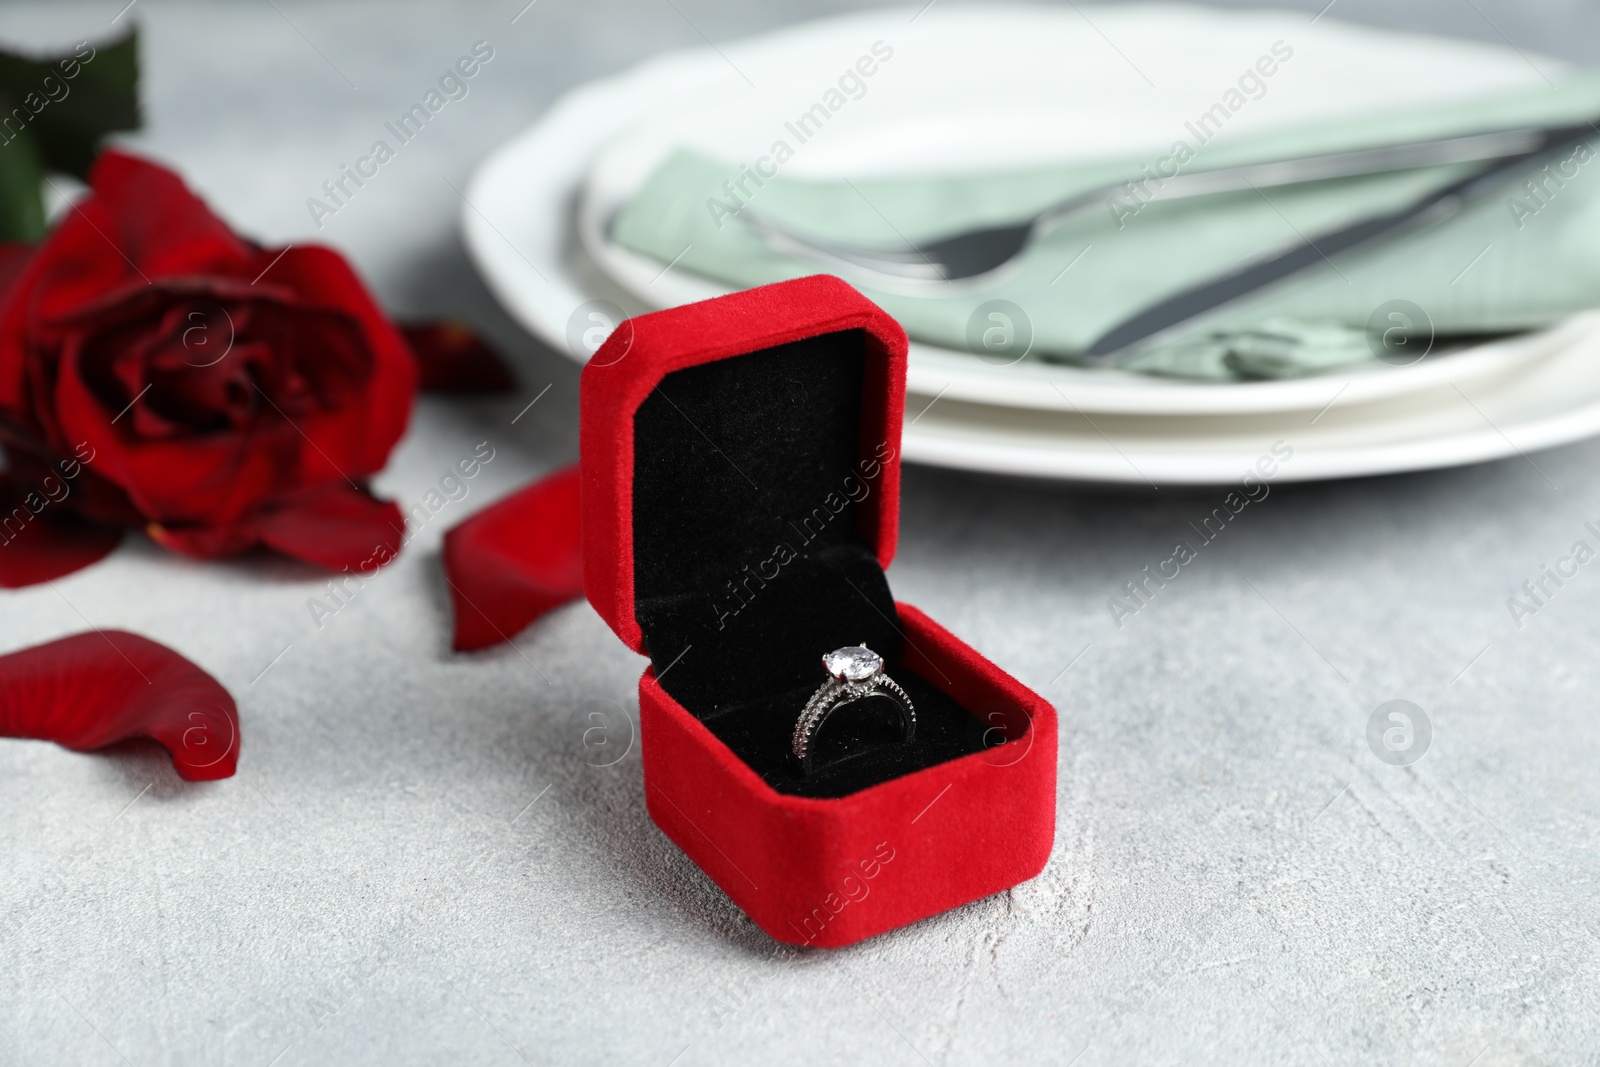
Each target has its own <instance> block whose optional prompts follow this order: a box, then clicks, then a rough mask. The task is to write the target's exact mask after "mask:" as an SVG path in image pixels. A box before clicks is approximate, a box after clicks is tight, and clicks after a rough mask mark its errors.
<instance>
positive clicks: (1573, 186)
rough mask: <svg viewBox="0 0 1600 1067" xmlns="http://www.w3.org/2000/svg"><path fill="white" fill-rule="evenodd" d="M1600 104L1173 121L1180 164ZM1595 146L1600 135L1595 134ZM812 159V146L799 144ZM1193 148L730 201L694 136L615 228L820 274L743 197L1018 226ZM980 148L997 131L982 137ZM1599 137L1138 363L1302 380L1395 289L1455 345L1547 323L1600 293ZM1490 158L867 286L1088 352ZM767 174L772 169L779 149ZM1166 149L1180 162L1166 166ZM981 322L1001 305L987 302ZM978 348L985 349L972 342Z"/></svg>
mask: <svg viewBox="0 0 1600 1067" xmlns="http://www.w3.org/2000/svg"><path fill="white" fill-rule="evenodd" d="M1596 116H1600V71H1596V72H1587V73H1585V74H1583V75H1580V76H1577V77H1574V78H1571V79H1570V80H1567V81H1564V82H1563V83H1562V84H1561V85H1559V86H1555V87H1551V88H1547V89H1541V90H1538V91H1533V92H1526V93H1522V94H1518V95H1515V96H1505V97H1498V98H1495V99H1489V100H1479V101H1474V102H1471V103H1466V104H1453V105H1450V106H1433V107H1429V108H1420V109H1411V110H1401V109H1397V110H1396V111H1394V112H1392V113H1386V114H1379V115H1370V116H1366V117H1363V118H1360V119H1351V120H1345V121H1340V122H1336V123H1325V124H1321V125H1318V126H1315V127H1310V126H1308V127H1295V128H1283V129H1278V130H1274V131H1271V132H1269V133H1262V134H1258V135H1254V136H1250V137H1242V136H1241V137H1237V138H1233V139H1223V138H1219V139H1216V140H1213V141H1211V142H1209V143H1204V144H1202V143H1199V141H1198V138H1197V137H1196V135H1195V133H1194V132H1193V131H1192V130H1190V129H1188V128H1186V127H1185V126H1183V125H1182V124H1181V123H1178V122H1175V123H1174V133H1175V134H1176V135H1177V138H1181V140H1182V142H1183V145H1184V148H1185V149H1186V150H1187V151H1189V152H1191V153H1192V156H1193V158H1190V159H1188V160H1187V162H1186V163H1184V164H1183V170H1184V171H1185V172H1189V171H1194V170H1198V169H1209V168H1214V167H1222V166H1229V165H1233V164H1236V163H1244V162H1250V161H1257V160H1267V159H1276V158H1285V157H1292V156H1302V155H1313V154H1317V153H1322V152H1334V151H1339V150H1342V149H1348V148H1356V147H1363V146H1368V145H1374V144H1384V143H1390V142H1401V141H1414V140H1422V139H1428V138H1434V137H1444V136H1451V135H1456V134H1462V133H1473V132H1478V131H1480V130H1486V129H1496V128H1502V127H1513V126H1518V125H1523V124H1538V125H1550V124H1566V123H1573V122H1580V121H1583V120H1586V119H1588V118H1592V117H1596ZM1597 140H1600V134H1597ZM791 147H794V148H795V150H796V151H797V152H804V151H805V148H804V146H803V145H800V146H791ZM1177 148H1178V145H1177V143H1176V139H1175V143H1174V145H1173V146H1172V148H1171V149H1169V150H1167V151H1163V152H1158V153H1154V154H1152V155H1150V156H1148V157H1145V158H1141V159H1121V160H1111V161H1104V162H1096V163H1090V164H1079V165H1073V166H1060V167H1052V168H1047V169H1035V170H1028V171H1018V172H1008V173H993V174H981V175H970V174H969V175H957V176H938V175H929V176H926V177H908V178H860V179H855V180H853V181H844V180H838V181H832V180H830V181H807V180H801V179H795V178H789V177H786V176H785V175H784V174H783V172H782V168H781V166H780V167H779V168H778V174H777V176H776V177H772V178H767V179H765V180H764V183H763V184H762V185H760V186H759V187H757V185H756V184H755V182H754V181H752V180H750V179H748V178H745V179H744V184H745V189H746V191H748V192H749V194H750V195H749V196H744V195H737V196H735V195H733V194H730V192H729V189H730V188H736V186H726V185H725V184H724V183H729V182H733V183H737V182H738V181H739V180H740V178H741V176H742V174H743V169H742V167H741V164H747V165H748V164H753V163H754V162H755V161H753V160H745V161H731V162H727V161H719V160H713V159H709V158H706V157H705V156H703V155H699V154H696V153H694V152H691V151H686V150H682V151H679V152H677V153H676V154H675V155H673V156H671V157H670V158H668V159H667V160H666V162H665V163H663V164H662V165H661V166H660V167H659V168H658V169H657V170H656V171H655V172H654V173H653V174H652V175H651V176H650V178H649V179H648V180H647V181H646V182H645V184H644V186H643V188H642V189H641V190H640V191H639V193H638V195H637V196H635V197H634V199H633V200H632V201H630V202H629V203H628V205H627V206H626V207H625V208H624V209H623V210H622V211H621V212H620V214H619V215H618V216H617V217H616V219H615V220H614V222H613V228H612V238H613V240H615V241H617V242H618V243H619V244H621V245H623V246H624V247H626V248H630V249H633V250H635V251H637V252H641V253H644V254H645V255H648V256H651V257H653V258H655V259H657V260H659V261H660V262H662V263H663V264H665V263H670V262H673V261H674V260H676V263H677V267H678V268H681V269H686V270H689V271H693V272H695V273H697V274H701V275H704V276H706V277H709V278H714V279H717V280H719V281H722V282H726V283H728V284H730V285H736V286H741V287H743V286H751V285H759V284H763V283H766V282H774V281H780V280H783V279H786V278H796V277H800V276H803V275H806V274H814V273H816V272H817V270H818V268H817V267H816V266H815V265H812V264H808V263H806V262H804V261H801V260H797V259H793V258H790V257H788V256H785V255H783V254H781V253H779V252H775V251H773V250H772V249H771V248H769V247H768V246H767V245H766V244H765V243H764V242H763V241H762V240H761V239H760V238H759V237H757V236H756V234H755V233H754V231H753V230H751V229H750V227H748V226H747V225H746V224H745V223H744V222H742V221H741V220H740V219H739V218H738V216H737V214H733V215H730V214H729V209H730V208H738V207H739V206H740V205H741V204H748V205H749V206H750V207H752V208H753V209H754V210H756V211H759V212H761V213H762V214H763V215H765V216H766V217H768V218H771V219H773V220H775V221H777V222H779V223H781V224H783V225H784V226H785V227H787V228H790V229H792V230H794V231H795V232H798V233H804V234H808V235H815V236H817V237H822V238H829V239H835V240H841V241H847V242H851V243H855V244H863V245H868V244H876V243H883V244H895V243H898V242H900V241H901V240H902V239H909V240H912V241H917V240H922V239H929V238H933V237H938V236H942V235H945V234H949V233H952V232H956V231H959V230H963V229H966V228H968V227H972V226H977V225H983V224H993V223H998V222H1007V221H1012V220H1016V219H1021V218H1026V217H1027V216H1029V215H1030V214H1032V213H1034V212H1036V211H1038V210H1040V209H1042V208H1044V207H1046V206H1048V205H1049V204H1052V203H1054V202H1056V201H1058V200H1061V199H1063V198H1065V197H1067V196H1070V195H1072V194H1073V193H1075V192H1078V191H1080V190H1084V189H1088V188H1093V187H1094V186H1096V185H1099V184H1101V183H1104V182H1107V181H1114V180H1118V179H1122V178H1126V177H1128V176H1137V175H1138V174H1139V173H1140V170H1141V168H1142V167H1145V166H1147V165H1151V164H1154V163H1155V162H1156V161H1157V160H1160V159H1162V158H1164V157H1166V158H1174V159H1176V156H1181V154H1182V153H1176V154H1175V150H1176V149H1177ZM973 151H974V152H980V151H982V146H978V145H974V146H973ZM1596 155H1600V149H1597V148H1595V147H1594V146H1591V145H1585V146H1581V147H1580V148H1578V149H1576V150H1573V151H1570V152H1562V153H1560V154H1559V155H1558V156H1556V157H1554V159H1553V161H1552V163H1551V166H1550V167H1549V168H1548V169H1547V170H1543V171H1540V170H1532V171H1528V172H1526V173H1519V174H1518V175H1517V177H1516V178H1515V179H1512V180H1511V181H1508V183H1507V185H1506V187H1505V188H1504V189H1503V190H1502V191H1500V192H1499V193H1497V194H1494V195H1488V196H1485V197H1483V198H1481V199H1479V200H1476V201H1474V202H1473V203H1472V204H1471V205H1470V206H1469V207H1468V208H1467V209H1466V210H1465V211H1463V212H1462V213H1460V214H1459V215H1457V216H1455V217H1454V218H1452V219H1451V220H1449V221H1448V222H1446V223H1444V224H1442V225H1437V226H1434V227H1432V228H1430V229H1424V230H1418V231H1411V232H1407V233H1404V234H1402V235H1400V236H1399V237H1397V238H1395V239H1392V240H1383V241H1380V242H1379V243H1376V244H1373V245H1371V246H1370V247H1365V248H1357V249H1352V250H1350V251H1349V252H1346V253H1343V254H1341V255H1338V256H1335V257H1334V258H1333V262H1332V263H1325V264H1321V265H1319V266H1317V267H1315V268H1312V269H1311V270H1308V271H1305V272H1302V273H1300V274H1298V275H1295V276H1293V277H1291V278H1289V279H1286V280H1284V281H1282V282H1279V283H1277V284H1275V285H1273V286H1271V287H1269V288H1267V289H1264V290H1261V291H1260V292H1258V293H1256V294H1254V295H1252V296H1250V297H1247V298H1245V299H1243V300H1240V301H1238V302H1236V303H1234V304H1232V305H1229V306H1228V307H1226V308H1224V309H1222V310H1220V311H1219V312H1218V313H1215V314H1213V315H1210V316H1208V317H1206V318H1205V319H1204V320H1201V321H1199V322H1197V323H1196V324H1195V325H1193V326H1192V327H1189V328H1186V329H1185V330H1183V331H1180V332H1177V333H1175V334H1173V335H1169V336H1167V337H1165V338H1163V339H1162V340H1161V341H1160V342H1159V343H1157V344H1156V345H1155V346H1154V347H1150V348H1146V349H1144V350H1141V351H1139V352H1138V353H1137V354H1135V355H1133V356H1132V357H1130V358H1127V359H1125V360H1124V361H1123V363H1122V364H1121V365H1122V366H1125V367H1127V368H1129V369H1133V370H1139V371H1144V372H1147V373H1151V374H1162V375H1170V376H1175V377H1184V378H1196V379H1209V380H1236V379H1254V378H1286V377H1295V376H1300V375H1306V374H1314V373H1317V372H1319V371H1322V370H1326V369H1328V368H1331V367H1337V366H1342V365H1345V364H1350V363H1355V362H1359V361H1365V360H1370V359H1373V358H1374V356H1373V349H1372V347H1371V346H1370V345H1369V343H1368V333H1367V324H1368V322H1369V320H1370V319H1371V318H1372V316H1373V314H1374V312H1375V311H1376V310H1377V309H1378V308H1379V307H1380V306H1382V305H1385V304H1387V303H1389V302H1390V301H1396V300H1404V301H1409V302H1411V303H1413V304H1415V305H1417V306H1419V307H1420V308H1422V309H1423V311H1424V312H1425V314H1426V316H1427V317H1428V319H1429V320H1431V323H1432V328H1433V330H1434V331H1435V332H1436V333H1437V334H1438V335H1439V337H1440V338H1441V339H1447V338H1449V337H1450V336H1452V335H1455V336H1470V335H1475V334H1487V333H1500V332H1505V331H1516V330H1527V329H1533V328H1538V327H1543V326H1548V325H1550V324H1552V323H1554V322H1557V321H1559V320H1560V319H1562V318H1564V317H1566V316H1568V315H1570V314H1572V313H1574V312H1577V311H1580V310H1583V309H1585V308H1589V307H1593V306H1600V176H1597V175H1600V164H1597V163H1595V162H1594V159H1595V157H1596ZM1481 165H1482V164H1477V163H1473V164H1456V165H1450V166H1443V167H1434V168H1429V169H1426V170H1420V171H1409V172H1403V173H1397V174H1390V175H1380V176H1371V177H1365V178H1352V179H1340V180H1335V181H1325V182H1319V183H1314V184H1308V185H1301V186H1292V187H1287V188H1279V189H1263V190H1262V191H1261V192H1259V193H1257V192H1247V193H1238V194H1224V195H1218V196H1212V197H1205V198H1200V199H1195V200H1187V201H1170V202H1165V203H1163V202H1161V201H1153V202H1150V203H1148V204H1145V205H1143V206H1142V207H1138V209H1137V210H1131V209H1132V208H1133V207H1134V206H1135V204H1136V201H1135V200H1134V198H1132V197H1128V198H1125V201H1124V203H1123V206H1122V207H1121V208H1120V209H1118V210H1113V209H1110V208H1103V209H1090V210H1088V211H1086V212H1084V213H1082V214H1079V215H1077V216H1074V217H1072V218H1070V219H1068V220H1066V221H1064V222H1063V223H1061V224H1060V225H1059V226H1057V227H1056V228H1055V229H1053V230H1051V231H1050V232H1048V233H1047V234H1045V235H1043V236H1042V237H1040V238H1037V239H1035V241H1034V242H1033V244H1032V245H1031V246H1030V247H1029V248H1028V249H1027V251H1026V252H1025V253H1024V254H1023V256H1022V258H1021V260H1020V262H1019V263H1018V264H1017V267H1018V269H1016V270H1015V271H1012V272H1009V273H1007V274H1006V275H1005V276H1003V277H1002V278H1000V279H999V280H996V281H993V282H992V283H988V284H985V285H984V286H983V287H981V288H977V289H970V290H969V289H955V290H952V291H949V292H940V291H937V290H936V291H935V292H934V293H933V295H921V294H910V295H908V294H907V293H905V292H896V291H890V290H886V289H878V288H871V287H866V286H862V283H861V279H860V278H859V277H852V278H851V279H850V280H851V281H853V282H855V283H856V284H857V285H858V286H861V287H862V288H863V290H864V291H865V292H866V293H867V295H868V296H870V297H871V298H872V299H873V300H875V301H877V302H878V303H879V304H881V305H882V306H883V307H884V308H885V309H886V310H888V311H889V312H890V314H892V315H894V316H895V318H897V319H898V320H899V321H900V323H901V324H902V325H903V326H904V327H905V328H906V331H907V333H909V334H910V335H911V336H912V337H913V338H915V339H917V340H921V341H926V342H929V343H932V344H936V345H941V346H944V347H947V348H957V349H962V350H971V346H970V344H969V320H972V319H973V318H974V313H975V312H977V311H978V309H979V308H980V306H981V305H983V304H985V303H986V302H989V301H994V300H1005V301H1010V302H1011V303H1013V304H1015V305H1017V306H1018V307H1020V308H1021V309H1022V311H1023V312H1024V314H1025V315H1026V317H1027V320H1028V322H1029V323H1030V324H1031V329H1032V333H1033V343H1032V348H1031V350H1030V352H1029V355H1028V358H1030V359H1044V360H1053V361H1060V362H1069V363H1070V362H1074V361H1075V359H1076V356H1077V354H1078V353H1079V352H1081V351H1082V350H1083V349H1084V348H1085V347H1086V346H1087V345H1088V344H1089V343H1090V342H1091V341H1093V340H1094V339H1095V338H1096V337H1097V336H1099V335H1100V334H1101V333H1102V332H1103V331H1104V330H1106V329H1108V328H1109V327H1111V326H1113V325H1115V324H1116V323H1117V322H1119V321H1121V320H1122V319H1123V318H1125V317H1126V316H1128V315H1130V314H1132V313H1134V312H1137V311H1138V310H1140V309H1141V308H1143V307H1146V306H1148V305H1149V304H1151V303H1152V302H1154V301H1156V300H1158V299H1160V298H1161V297H1163V296H1165V295H1169V294H1171V293H1174V292H1176V291H1178V290H1181V289H1183V288H1186V287H1187V286H1190V285H1193V284H1196V283H1200V282H1204V281H1207V280H1210V279H1211V278H1214V277H1216V276H1217V275H1219V274H1221V273H1224V272H1226V271H1227V270H1229V269H1231V268H1233V267H1236V266H1238V265H1239V264H1240V263H1241V262H1242V261H1245V260H1247V259H1250V258H1253V257H1255V256H1259V255H1261V254H1263V253H1267V252H1270V251H1272V250H1274V249H1277V248H1280V247H1283V246H1286V245H1288V244H1291V243H1293V242H1295V241H1297V240H1299V239H1300V237H1301V236H1302V235H1306V236H1311V235H1315V234H1316V233H1318V232H1320V231H1324V230H1327V229H1330V228H1333V227H1336V226H1338V225H1340V224H1342V223H1345V222H1348V221H1352V220H1354V219H1357V218H1360V217H1363V216H1366V215H1369V214H1372V213H1374V212H1378V211H1382V210H1385V209H1392V208H1396V207H1399V206H1402V205H1404V204H1406V203H1408V202H1410V201H1411V200H1413V199H1415V198H1416V197H1418V196H1420V195H1422V194H1424V193H1425V192H1427V191H1428V190H1430V189H1434V188H1438V187H1441V186H1443V185H1445V184H1448V183H1449V182H1451V181H1453V180H1455V179H1457V178H1459V177H1461V176H1463V175H1465V174H1467V173H1469V172H1471V171H1472V170H1474V169H1476V168H1477V167H1479V166H1481ZM762 166H763V169H764V170H766V171H767V172H768V173H770V172H771V169H772V168H771V165H770V164H767V163H763V165H762ZM1170 166H1171V165H1170V164H1168V165H1167V169H1168V170H1170ZM980 317H986V316H980ZM975 358H976V357H975Z"/></svg>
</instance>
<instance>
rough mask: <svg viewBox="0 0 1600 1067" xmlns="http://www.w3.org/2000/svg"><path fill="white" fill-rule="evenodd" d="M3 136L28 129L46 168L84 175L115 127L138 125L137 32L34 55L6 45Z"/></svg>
mask: <svg viewBox="0 0 1600 1067" xmlns="http://www.w3.org/2000/svg"><path fill="white" fill-rule="evenodd" d="M0 108H3V110H0V136H9V135H11V134H13V133H15V132H19V131H21V130H23V129H26V130H27V132H28V133H29V134H30V135H31V136H32V137H33V138H34V139H35V141H36V143H37V145H38V150H39V154H40V156H41V157H42V159H43V162H44V165H45V168H46V169H47V170H60V171H66V172H67V173H68V174H72V175H75V176H77V177H78V178H85V177H87V176H88V173H89V165H90V164H91V163H93V162H94V157H95V154H96V153H97V152H98V151H99V150H100V141H101V139H102V138H104V137H105V135H106V134H108V133H110V132H112V131H113V130H132V129H137V128H138V126H139V31H138V30H137V28H133V29H130V30H129V31H128V32H127V33H125V34H123V35H122V36H121V37H120V38H118V39H117V40H115V41H112V42H109V43H106V44H100V45H94V44H90V43H88V42H86V41H85V42H81V43H79V44H78V45H77V47H75V48H74V49H73V50H72V51H70V52H65V53H62V54H60V55H56V56H50V57H29V56H22V55H17V54H15V53H10V52H4V51H0Z"/></svg>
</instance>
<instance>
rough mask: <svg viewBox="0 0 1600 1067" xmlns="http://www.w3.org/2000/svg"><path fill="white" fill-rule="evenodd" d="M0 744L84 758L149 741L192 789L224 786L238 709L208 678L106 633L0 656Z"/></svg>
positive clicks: (136, 639)
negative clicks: (53, 748)
mask: <svg viewBox="0 0 1600 1067" xmlns="http://www.w3.org/2000/svg"><path fill="white" fill-rule="evenodd" d="M0 736H4V737H27V738H34V739H37V740H41V741H54V742H56V743H57V744H59V745H63V746H65V747H66V748H70V749H74V750H76V751H80V752H82V751H86V750H89V749H95V748H104V747H105V746H106V745H110V744H115V743H116V742H118V741H123V740H126V739H127V738H130V737H148V738H151V739H152V740H154V741H156V742H158V743H159V744H161V745H162V746H163V747H164V748H166V750H167V751H168V752H170V753H171V754H172V765H173V767H174V768H175V769H176V770H177V772H178V776H179V777H181V778H184V779H187V780H188V781H191V782H203V781H209V780H211V779H214V778H228V777H231V776H232V775H233V772H234V769H235V767H236V766H237V764H238V759H239V710H238V708H237V706H236V705H235V704H234V702H233V697H231V696H229V695H228V691H227V690H226V689H224V688H222V685H221V684H220V683H219V682H218V681H217V680H216V679H215V678H213V677H211V675H209V674H207V673H206V672H205V671H203V670H201V669H200V668H199V667H197V666H195V665H194V664H193V663H190V662H189V661H188V660H186V659H184V658H183V657H182V656H180V655H178V653H176V652H174V651H173V650H172V649H170V648H167V647H166V646H165V645H158V644H156V643H155V642H154V641H151V640H149V639H148V638H144V637H140V636H139V635H138V634H130V633H126V632H124V631H121V630H103V631H95V632H94V633H84V634H75V635H73V636H72V637H64V638H62V639H61V640H59V641H51V642H50V643H49V644H44V645H36V646H34V647H33V648H27V649H23V650H22V651H21V652H13V653H11V654H10V655H7V656H0Z"/></svg>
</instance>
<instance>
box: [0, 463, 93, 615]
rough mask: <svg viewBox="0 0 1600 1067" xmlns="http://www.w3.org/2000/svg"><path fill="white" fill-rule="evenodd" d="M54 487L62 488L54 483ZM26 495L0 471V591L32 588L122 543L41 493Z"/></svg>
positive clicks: (81, 565) (84, 564) (87, 563)
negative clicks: (37, 508)
mask: <svg viewBox="0 0 1600 1067" xmlns="http://www.w3.org/2000/svg"><path fill="white" fill-rule="evenodd" d="M56 484H58V485H60V484H64V483H62V482H61V481H60V479H56ZM29 495H30V494H29V493H28V492H26V491H24V490H23V489H21V488H19V487H18V486H17V485H16V484H15V483H14V482H13V481H12V480H11V477H10V476H9V475H8V474H6V473H5V472H3V471H0V587H4V588H6V589H20V588H22V587H23V586H26V585H37V584H38V583H40V582H47V581H50V580H51V579H53V578H60V577H61V576H62V575H64V574H71V573H72V572H73V571H75V570H80V569H82V568H84V567H87V566H88V565H89V564H91V563H97V562H99V561H100V560H101V559H104V558H105V557H106V556H108V555H110V554H111V550H112V549H114V548H116V547H117V544H118V542H120V541H121V540H122V531H121V530H119V529H117V528H115V527H113V526H102V525H100V524H99V523H95V522H90V521H88V520H87V519H84V518H81V517H79V516H78V515H77V514H76V513H75V512H73V511H71V510H70V509H68V508H66V507H64V506H63V504H62V503H61V502H59V501H52V500H49V499H48V498H46V497H45V496H44V495H43V494H42V493H34V494H32V501H31V502H32V503H33V504H34V505H35V506H39V505H41V504H42V507H40V510H39V513H38V514H37V515H36V514H34V512H33V510H32V508H30V507H28V505H27V504H26V503H24V501H25V500H27V499H28V497H29Z"/></svg>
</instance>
